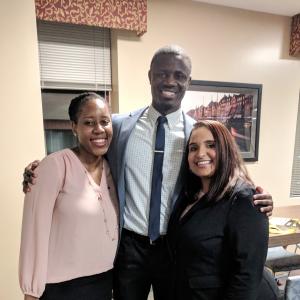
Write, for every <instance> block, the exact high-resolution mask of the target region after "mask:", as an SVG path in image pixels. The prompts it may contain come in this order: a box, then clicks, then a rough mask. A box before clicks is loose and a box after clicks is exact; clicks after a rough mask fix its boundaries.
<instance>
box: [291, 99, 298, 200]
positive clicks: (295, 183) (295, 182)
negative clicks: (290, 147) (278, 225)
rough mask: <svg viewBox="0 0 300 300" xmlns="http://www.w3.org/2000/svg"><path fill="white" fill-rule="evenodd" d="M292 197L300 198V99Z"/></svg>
mask: <svg viewBox="0 0 300 300" xmlns="http://www.w3.org/2000/svg"><path fill="white" fill-rule="evenodd" d="M299 96H300V95H299ZM290 197H300V99H299V104H298V117H297V128H296V137H295V149H294V159H293V171H292V182H291V191H290Z"/></svg>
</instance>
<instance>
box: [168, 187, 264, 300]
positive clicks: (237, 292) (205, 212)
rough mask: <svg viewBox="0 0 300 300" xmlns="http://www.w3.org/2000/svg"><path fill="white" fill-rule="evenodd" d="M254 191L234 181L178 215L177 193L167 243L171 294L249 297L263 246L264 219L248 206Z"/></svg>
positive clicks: (215, 299) (190, 299)
mask: <svg viewBox="0 0 300 300" xmlns="http://www.w3.org/2000/svg"><path fill="white" fill-rule="evenodd" d="M253 194H254V190H253V189H251V188H250V186H249V185H247V184H245V183H243V182H238V183H237V185H236V187H235V188H234V190H233V192H232V193H231V195H228V196H225V197H223V199H221V200H220V201H218V202H217V203H210V202H208V201H206V198H205V196H204V197H203V198H202V199H201V200H200V201H199V202H198V203H196V204H195V205H194V206H193V207H192V208H191V209H190V210H189V211H188V212H187V213H186V214H185V215H184V216H183V217H182V218H180V216H181V214H182V212H183V211H184V209H185V207H186V199H185V197H184V196H183V193H182V194H181V197H180V198H179V200H178V202H177V203H176V206H175V208H174V211H173V213H172V215H171V218H170V222H169V228H168V242H169V246H170V249H171V253H172V256H173V260H174V272H173V274H174V275H175V276H174V277H175V279H174V281H175V285H174V289H173V290H174V295H173V297H172V299H178V300H179V299H180V300H183V299H184V300H206V299H207V300H221V299H231V300H233V299H234V300H237V299H240V300H250V299H251V300H255V299H256V298H257V293H258V288H259V284H260V281H261V277H262V272H263V266H264V263H265V259H266V254H267V247H268V218H267V217H266V216H265V214H263V213H260V212H259V208H257V207H255V206H254V205H253Z"/></svg>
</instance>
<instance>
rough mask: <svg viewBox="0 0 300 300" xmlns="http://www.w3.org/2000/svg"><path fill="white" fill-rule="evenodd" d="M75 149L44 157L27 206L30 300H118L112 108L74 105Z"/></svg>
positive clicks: (88, 99)
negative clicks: (114, 285) (114, 284)
mask: <svg viewBox="0 0 300 300" xmlns="http://www.w3.org/2000/svg"><path fill="white" fill-rule="evenodd" d="M69 116H70V120H71V122H72V130H73V133H74V135H75V136H76V137H77V139H78V146H77V147H76V148H74V149H64V150H61V151H58V152H55V153H52V154H51V155H49V156H47V157H46V158H44V160H43V161H42V162H41V163H40V164H39V166H38V168H37V170H36V174H37V176H38V178H39V180H38V181H37V183H36V184H35V185H33V186H32V187H31V192H30V193H27V194H26V197H25V198H26V199H25V201H24V212H23V224H22V239H21V251H20V265H19V277H20V285H21V289H22V291H23V293H24V294H25V300H32V299H41V300H60V299H63V300H68V299H72V300H79V299H80V300H82V299H85V300H96V299H97V300H111V297H112V268H113V261H114V258H115V253H116V249H117V244H118V216H117V196H116V192H115V188H114V184H113V181H112V177H111V174H110V170H109V166H108V163H107V161H106V160H105V159H104V157H103V155H104V154H105V153H106V152H107V150H108V147H109V144H110V142H111V138H112V123H111V117H110V113H109V108H108V105H107V103H106V101H105V100H104V99H103V98H101V97H100V96H99V95H97V94H95V93H84V94H81V95H79V96H78V97H76V98H74V99H73V100H72V101H71V104H70V106H69Z"/></svg>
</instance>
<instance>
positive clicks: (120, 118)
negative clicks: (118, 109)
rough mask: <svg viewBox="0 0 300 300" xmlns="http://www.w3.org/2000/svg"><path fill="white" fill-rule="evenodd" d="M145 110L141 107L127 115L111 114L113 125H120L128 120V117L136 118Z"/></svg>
mask: <svg viewBox="0 0 300 300" xmlns="http://www.w3.org/2000/svg"><path fill="white" fill-rule="evenodd" d="M146 108H147V107H143V108H140V109H137V110H134V111H132V112H129V113H123V114H112V121H113V122H114V123H120V122H122V121H123V120H124V119H127V118H130V117H134V116H137V115H141V114H142V113H143V112H144V111H145V109H146Z"/></svg>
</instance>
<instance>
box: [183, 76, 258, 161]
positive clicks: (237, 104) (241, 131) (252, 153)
mask: <svg viewBox="0 0 300 300" xmlns="http://www.w3.org/2000/svg"><path fill="white" fill-rule="evenodd" d="M261 93H262V85H261V84H248V83H235V82H220V81H201V80H192V82H191V85H190V87H189V89H188V90H187V91H186V94H185V96H184V99H183V101H182V108H183V111H184V112H185V113H187V114H188V115H189V116H191V117H192V118H193V119H195V120H196V121H197V120H203V119H204V120H209V119H210V120H217V121H220V122H222V123H223V124H225V125H226V127H227V128H228V129H229V131H230V132H231V134H232V136H233V137H234V139H235V141H236V143H237V144H238V146H239V148H240V151H241V154H242V157H243V158H244V160H245V161H257V160H258V144H259V121H260V105H261Z"/></svg>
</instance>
